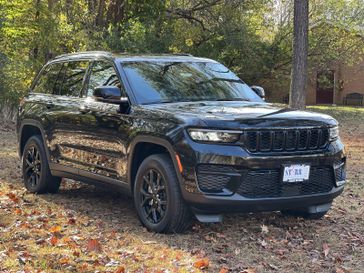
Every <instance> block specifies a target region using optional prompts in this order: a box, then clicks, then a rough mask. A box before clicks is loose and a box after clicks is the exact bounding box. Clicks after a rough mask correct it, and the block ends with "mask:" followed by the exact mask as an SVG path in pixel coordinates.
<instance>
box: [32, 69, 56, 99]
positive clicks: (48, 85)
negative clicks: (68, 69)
mask: <svg viewBox="0 0 364 273" xmlns="http://www.w3.org/2000/svg"><path fill="white" fill-rule="evenodd" d="M61 68H62V63H55V64H51V65H48V66H47V67H46V68H45V69H43V71H42V74H41V75H40V76H39V78H38V81H37V83H36V85H35V86H34V88H33V92H34V93H42V94H52V93H54V88H55V85H56V81H57V78H58V75H59V71H60V70H61Z"/></svg>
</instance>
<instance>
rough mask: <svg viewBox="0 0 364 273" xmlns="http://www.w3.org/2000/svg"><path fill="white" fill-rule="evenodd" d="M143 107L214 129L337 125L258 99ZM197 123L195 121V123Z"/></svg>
mask: <svg viewBox="0 0 364 273" xmlns="http://www.w3.org/2000/svg"><path fill="white" fill-rule="evenodd" d="M143 107H146V108H149V109H150V110H153V112H155V111H156V112H161V114H162V115H163V116H166V114H169V115H173V116H174V117H175V118H178V119H183V120H184V122H186V123H192V124H189V125H202V124H204V125H205V126H209V127H214V128H246V127H263V128H268V127H277V126H278V127H302V126H314V127H321V126H334V125H337V121H336V120H335V119H333V118H332V117H330V116H328V115H324V114H320V113H314V112H309V111H298V110H292V109H289V108H285V107H284V106H283V105H281V104H271V103H265V102H263V103H256V102H240V101H238V102H235V101H234V102H226V101H225V102H222V101H219V102H179V103H164V104H153V105H144V106H143ZM194 123H195V124H194Z"/></svg>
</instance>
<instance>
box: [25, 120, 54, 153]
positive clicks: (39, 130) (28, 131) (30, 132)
mask: <svg viewBox="0 0 364 273" xmlns="http://www.w3.org/2000/svg"><path fill="white" fill-rule="evenodd" d="M34 135H40V136H41V138H42V141H43V145H44V149H45V152H46V156H47V159H48V160H49V151H48V145H46V137H45V133H44V129H43V126H42V124H41V123H40V122H38V121H35V120H24V121H23V122H22V123H21V125H20V128H19V135H18V153H19V157H22V154H23V150H24V147H25V144H26V143H27V141H28V139H29V138H31V137H32V136H34Z"/></svg>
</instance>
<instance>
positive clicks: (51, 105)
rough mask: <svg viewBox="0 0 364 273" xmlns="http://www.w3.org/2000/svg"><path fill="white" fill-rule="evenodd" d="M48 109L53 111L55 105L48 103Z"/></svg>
mask: <svg viewBox="0 0 364 273" xmlns="http://www.w3.org/2000/svg"><path fill="white" fill-rule="evenodd" d="M46 107H47V109H51V108H53V107H54V104H53V103H48V104H47V105H46Z"/></svg>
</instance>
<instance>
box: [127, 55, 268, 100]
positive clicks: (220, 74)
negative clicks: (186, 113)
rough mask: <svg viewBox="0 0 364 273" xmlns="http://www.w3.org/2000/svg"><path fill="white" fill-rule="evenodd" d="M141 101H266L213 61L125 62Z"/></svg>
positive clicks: (135, 91)
mask: <svg viewBox="0 0 364 273" xmlns="http://www.w3.org/2000/svg"><path fill="white" fill-rule="evenodd" d="M123 68H124V70H125V72H126V74H127V77H128V80H129V82H130V84H131V87H132V89H133V92H134V94H135V96H136V97H137V100H138V102H139V103H141V104H153V103H168V102H182V101H187V102H189V101H253V102H262V101H263V100H262V99H261V98H260V97H259V96H258V95H257V94H255V92H254V91H253V90H252V89H251V88H250V87H249V86H248V85H247V84H245V83H244V82H243V81H242V80H240V79H239V78H238V77H237V76H236V75H235V74H234V73H233V72H231V71H230V70H229V69H228V68H226V67H225V66H223V65H222V64H219V63H214V62H148V61H145V62H143V61H141V62H140V61H138V62H127V63H123Z"/></svg>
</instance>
